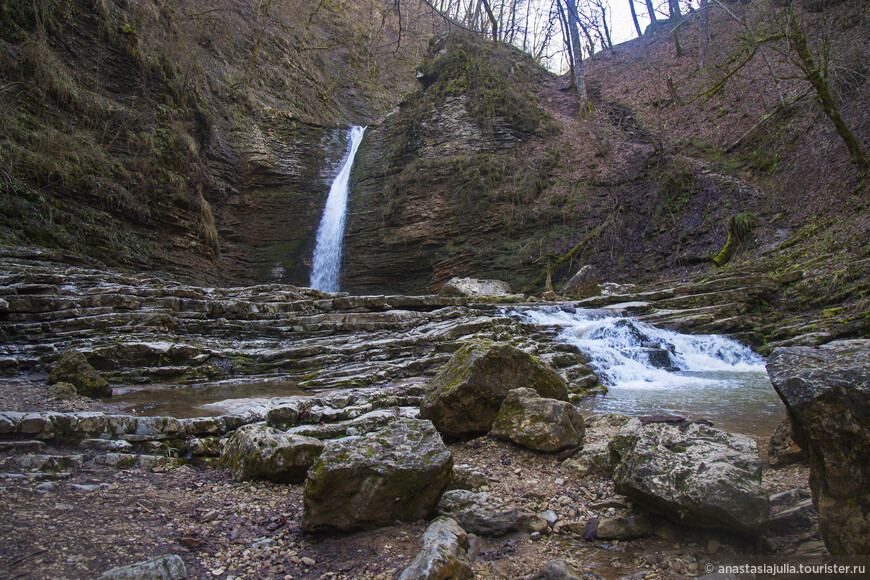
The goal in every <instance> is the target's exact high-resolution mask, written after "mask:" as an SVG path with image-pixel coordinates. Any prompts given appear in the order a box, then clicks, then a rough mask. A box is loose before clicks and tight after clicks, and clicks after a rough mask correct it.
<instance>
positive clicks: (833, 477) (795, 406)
mask: <svg viewBox="0 0 870 580" xmlns="http://www.w3.org/2000/svg"><path fill="white" fill-rule="evenodd" d="M767 372H768V374H770V380H771V381H772V382H773V386H774V388H775V389H776V392H777V393H779V396H780V398H781V399H782V401H783V403H785V406H786V409H787V410H788V414H789V417H790V418H791V421H792V426H793V430H794V438H795V441H796V442H797V443H798V445H800V446H801V447H802V448H804V449H806V450H807V453H808V454H809V462H810V487H811V488H812V492H813V502H814V504H815V506H816V509H817V511H818V513H819V528H820V530H821V533H822V537H823V539H824V540H825V546H827V548H828V550H829V551H830V552H831V553H832V554H852V555H857V554H860V555H866V554H870V340H854V341H838V342H831V343H828V344H826V345H824V346H821V347H818V348H813V347H790V348H777V349H774V351H773V352H772V353H771V355H770V357H769V358H768V361H767Z"/></svg>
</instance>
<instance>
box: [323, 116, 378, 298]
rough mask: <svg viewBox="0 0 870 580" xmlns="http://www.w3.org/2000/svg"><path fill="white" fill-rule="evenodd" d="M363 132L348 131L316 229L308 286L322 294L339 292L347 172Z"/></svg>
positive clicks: (348, 178) (355, 128) (347, 183)
mask: <svg viewBox="0 0 870 580" xmlns="http://www.w3.org/2000/svg"><path fill="white" fill-rule="evenodd" d="M364 133H365V127H357V126H354V127H351V129H350V144H349V145H348V152H347V156H346V157H345V158H344V160H343V161H342V165H341V169H340V170H339V172H338V175H337V176H336V177H335V181H333V182H332V187H331V188H330V190H329V197H327V198H326V207H325V208H324V209H323V218H322V220H321V222H320V227H319V228H318V229H317V245H316V246H315V247H314V258H313V259H312V265H311V287H312V288H315V289H317V290H322V291H324V292H338V274H339V270H340V268H341V248H342V242H343V239H344V222H345V218H346V215H347V196H348V190H349V186H350V170H351V167H352V166H353V160H354V157H355V156H356V152H357V149H358V148H359V144H360V142H361V141H362V138H363V134H364Z"/></svg>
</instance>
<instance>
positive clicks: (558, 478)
mask: <svg viewBox="0 0 870 580" xmlns="http://www.w3.org/2000/svg"><path fill="white" fill-rule="evenodd" d="M555 483H556V485H565V480H564V479H562V478H561V477H557V478H556V482H555Z"/></svg>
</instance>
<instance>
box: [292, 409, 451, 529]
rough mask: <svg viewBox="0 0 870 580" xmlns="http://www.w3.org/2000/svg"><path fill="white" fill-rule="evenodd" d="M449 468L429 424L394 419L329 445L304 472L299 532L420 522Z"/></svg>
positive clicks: (434, 502)
mask: <svg viewBox="0 0 870 580" xmlns="http://www.w3.org/2000/svg"><path fill="white" fill-rule="evenodd" d="M452 468H453V457H452V455H451V454H450V452H449V451H448V450H447V447H445V446H444V442H443V441H442V440H441V437H440V436H439V435H438V432H437V431H436V430H435V428H434V427H433V426H432V423H430V422H429V421H419V420H417V419H399V420H396V421H395V422H393V423H392V424H391V425H390V426H388V427H386V428H384V429H382V430H380V431H375V432H373V433H369V434H368V435H366V436H364V437H346V438H343V439H337V440H333V441H329V442H327V443H326V447H325V449H324V451H323V453H322V454H321V455H320V457H319V458H318V459H317V462H316V463H315V464H314V465H313V466H312V467H311V469H310V470H309V472H308V480H307V482H306V485H305V493H304V502H303V512H302V529H304V530H305V531H307V532H324V531H334V530H340V531H353V530H360V529H368V528H374V527H379V526H386V525H390V524H392V523H393V522H394V521H396V520H399V521H406V522H410V521H417V520H419V519H422V518H426V517H427V516H429V515H430V514H432V513H433V512H434V511H435V508H436V506H437V504H438V500H439V498H440V497H441V494H442V493H443V492H444V490H445V489H446V488H447V485H448V484H449V483H450V473H451V469H452Z"/></svg>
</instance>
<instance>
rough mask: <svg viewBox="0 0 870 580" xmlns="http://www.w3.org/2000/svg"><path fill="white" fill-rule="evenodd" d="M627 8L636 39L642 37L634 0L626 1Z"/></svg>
mask: <svg viewBox="0 0 870 580" xmlns="http://www.w3.org/2000/svg"><path fill="white" fill-rule="evenodd" d="M705 1H706V0H705ZM628 7H629V8H630V9H631V20H632V22H634V29H635V30H637V35H638V37H640V36H643V31H642V30H641V29H640V22H638V21H637V11H636V10H635V9H634V0H628Z"/></svg>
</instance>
